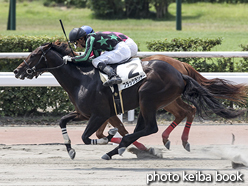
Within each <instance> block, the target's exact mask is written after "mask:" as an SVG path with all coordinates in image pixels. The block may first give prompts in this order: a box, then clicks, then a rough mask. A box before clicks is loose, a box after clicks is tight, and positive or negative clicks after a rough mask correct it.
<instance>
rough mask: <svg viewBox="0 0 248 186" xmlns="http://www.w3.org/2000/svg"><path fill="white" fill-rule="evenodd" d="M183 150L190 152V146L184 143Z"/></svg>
mask: <svg viewBox="0 0 248 186" xmlns="http://www.w3.org/2000/svg"><path fill="white" fill-rule="evenodd" d="M184 148H185V150H186V151H188V152H190V144H189V143H186V145H185V146H184Z"/></svg>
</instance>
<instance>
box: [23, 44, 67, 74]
mask: <svg viewBox="0 0 248 186" xmlns="http://www.w3.org/2000/svg"><path fill="white" fill-rule="evenodd" d="M51 48H52V47H49V48H48V49H47V50H46V51H44V50H43V47H42V46H40V50H41V51H42V55H41V57H40V59H39V61H38V63H37V64H36V65H34V66H33V67H32V68H31V67H30V66H29V64H28V63H27V62H26V60H24V63H25V64H26V66H27V67H28V68H27V69H26V73H27V74H28V75H32V74H33V73H35V72H42V71H47V70H53V69H57V68H60V67H62V66H63V65H64V64H65V63H64V61H63V63H62V64H61V65H59V66H56V67H51V68H42V69H36V67H37V66H38V65H39V64H40V62H41V60H42V59H43V58H44V59H45V61H46V62H47V58H46V54H47V53H48V52H49V51H50V50H51ZM60 57H61V58H62V56H60Z"/></svg>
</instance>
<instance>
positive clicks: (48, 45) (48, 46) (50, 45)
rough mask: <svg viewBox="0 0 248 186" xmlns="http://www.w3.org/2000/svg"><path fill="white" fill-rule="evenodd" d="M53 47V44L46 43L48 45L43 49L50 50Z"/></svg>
mask: <svg viewBox="0 0 248 186" xmlns="http://www.w3.org/2000/svg"><path fill="white" fill-rule="evenodd" d="M52 46H53V44H52V43H46V45H44V47H43V49H44V50H46V49H48V48H50V47H52Z"/></svg>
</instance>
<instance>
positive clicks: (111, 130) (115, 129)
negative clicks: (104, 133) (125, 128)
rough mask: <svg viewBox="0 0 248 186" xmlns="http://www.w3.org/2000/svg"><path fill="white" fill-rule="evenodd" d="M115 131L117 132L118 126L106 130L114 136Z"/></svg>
mask: <svg viewBox="0 0 248 186" xmlns="http://www.w3.org/2000/svg"><path fill="white" fill-rule="evenodd" d="M117 132H118V128H113V129H110V130H109V131H108V134H109V135H112V136H114V135H115V134H116V133H117Z"/></svg>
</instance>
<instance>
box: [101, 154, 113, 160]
mask: <svg viewBox="0 0 248 186" xmlns="http://www.w3.org/2000/svg"><path fill="white" fill-rule="evenodd" d="M102 159H104V160H111V157H109V155H107V154H104V155H103V156H102Z"/></svg>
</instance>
